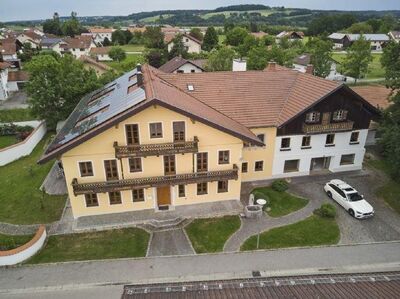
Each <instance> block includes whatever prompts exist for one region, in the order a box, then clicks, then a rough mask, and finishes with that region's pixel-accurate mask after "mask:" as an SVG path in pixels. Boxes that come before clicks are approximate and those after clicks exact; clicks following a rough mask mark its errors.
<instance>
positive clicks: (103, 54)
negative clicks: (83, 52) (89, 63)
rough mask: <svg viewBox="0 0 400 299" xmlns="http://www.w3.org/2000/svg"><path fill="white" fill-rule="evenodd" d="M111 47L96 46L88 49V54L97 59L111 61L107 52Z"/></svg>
mask: <svg viewBox="0 0 400 299" xmlns="http://www.w3.org/2000/svg"><path fill="white" fill-rule="evenodd" d="M111 49H112V47H96V48H91V49H90V56H92V57H95V59H96V60H97V61H112V59H111V57H110V55H108V53H109V52H110V50H111Z"/></svg>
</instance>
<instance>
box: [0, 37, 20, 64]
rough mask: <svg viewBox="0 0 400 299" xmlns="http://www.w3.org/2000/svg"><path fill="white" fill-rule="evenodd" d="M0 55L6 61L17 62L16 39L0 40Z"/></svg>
mask: <svg viewBox="0 0 400 299" xmlns="http://www.w3.org/2000/svg"><path fill="white" fill-rule="evenodd" d="M0 54H1V56H2V57H3V60H4V61H13V60H17V59H18V57H17V41H16V39H15V38H12V37H10V38H5V39H1V40H0Z"/></svg>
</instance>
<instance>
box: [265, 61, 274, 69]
mask: <svg viewBox="0 0 400 299" xmlns="http://www.w3.org/2000/svg"><path fill="white" fill-rule="evenodd" d="M275 69H276V62H275V61H270V62H268V65H267V67H266V70H267V71H275Z"/></svg>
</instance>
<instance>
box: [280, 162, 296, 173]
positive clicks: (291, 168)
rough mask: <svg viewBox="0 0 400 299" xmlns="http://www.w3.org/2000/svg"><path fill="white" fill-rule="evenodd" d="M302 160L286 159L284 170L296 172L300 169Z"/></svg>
mask: <svg viewBox="0 0 400 299" xmlns="http://www.w3.org/2000/svg"><path fill="white" fill-rule="evenodd" d="M299 162H300V160H286V161H285V166H284V168H283V172H296V171H299Z"/></svg>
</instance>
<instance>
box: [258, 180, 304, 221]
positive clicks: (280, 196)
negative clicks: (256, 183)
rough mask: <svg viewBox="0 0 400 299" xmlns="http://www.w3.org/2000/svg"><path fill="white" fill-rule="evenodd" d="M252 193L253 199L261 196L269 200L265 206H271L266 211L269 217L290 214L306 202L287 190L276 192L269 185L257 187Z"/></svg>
mask: <svg viewBox="0 0 400 299" xmlns="http://www.w3.org/2000/svg"><path fill="white" fill-rule="evenodd" d="M252 193H253V194H254V197H255V199H259V198H263V199H267V200H268V201H269V204H268V205H267V206H265V208H267V207H269V208H271V210H270V211H267V213H268V215H269V216H271V217H281V216H284V215H287V214H290V213H292V212H295V211H297V210H300V209H301V208H303V207H305V206H306V205H307V203H308V199H305V198H301V197H297V196H294V195H292V194H290V193H287V192H278V191H275V190H273V189H272V188H271V187H263V188H257V189H254V190H253V192H252Z"/></svg>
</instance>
